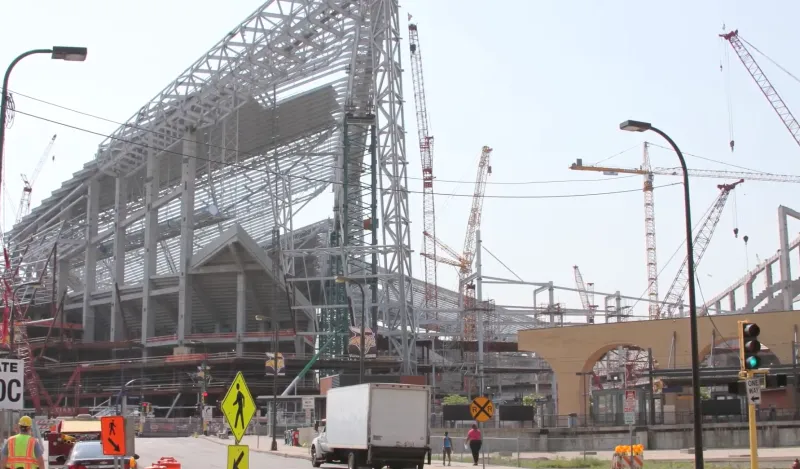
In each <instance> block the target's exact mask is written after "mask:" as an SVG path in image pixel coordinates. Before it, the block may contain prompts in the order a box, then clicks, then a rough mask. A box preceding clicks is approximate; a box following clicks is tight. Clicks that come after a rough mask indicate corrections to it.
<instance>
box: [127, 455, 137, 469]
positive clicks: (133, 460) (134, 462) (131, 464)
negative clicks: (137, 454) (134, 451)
mask: <svg viewBox="0 0 800 469" xmlns="http://www.w3.org/2000/svg"><path fill="white" fill-rule="evenodd" d="M128 466H129V467H130V469H136V468H137V467H138V466H137V465H136V460H135V459H133V456H131V462H130V464H128Z"/></svg>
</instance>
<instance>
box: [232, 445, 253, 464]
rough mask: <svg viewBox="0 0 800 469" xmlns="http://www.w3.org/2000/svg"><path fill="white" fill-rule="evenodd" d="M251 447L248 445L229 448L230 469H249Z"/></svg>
mask: <svg viewBox="0 0 800 469" xmlns="http://www.w3.org/2000/svg"><path fill="white" fill-rule="evenodd" d="M249 468H250V447H249V446H247V445H230V446H228V469H249Z"/></svg>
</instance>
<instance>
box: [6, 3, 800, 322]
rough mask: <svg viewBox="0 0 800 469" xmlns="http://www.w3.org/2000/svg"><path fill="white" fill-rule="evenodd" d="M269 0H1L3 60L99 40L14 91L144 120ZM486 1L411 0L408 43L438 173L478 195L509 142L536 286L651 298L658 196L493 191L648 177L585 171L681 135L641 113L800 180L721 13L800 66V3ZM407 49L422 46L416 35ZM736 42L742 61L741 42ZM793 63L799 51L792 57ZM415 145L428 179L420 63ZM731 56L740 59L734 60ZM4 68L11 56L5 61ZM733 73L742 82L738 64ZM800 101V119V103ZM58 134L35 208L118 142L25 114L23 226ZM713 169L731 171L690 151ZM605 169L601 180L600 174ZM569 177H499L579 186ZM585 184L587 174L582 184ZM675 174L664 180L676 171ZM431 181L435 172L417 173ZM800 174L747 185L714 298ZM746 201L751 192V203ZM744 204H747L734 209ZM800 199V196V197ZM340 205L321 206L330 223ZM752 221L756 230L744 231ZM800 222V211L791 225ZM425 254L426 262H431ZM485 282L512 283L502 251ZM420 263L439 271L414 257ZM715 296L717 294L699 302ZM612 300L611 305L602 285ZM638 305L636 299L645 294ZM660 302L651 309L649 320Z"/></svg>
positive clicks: (721, 235) (667, 242)
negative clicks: (578, 276)
mask: <svg viewBox="0 0 800 469" xmlns="http://www.w3.org/2000/svg"><path fill="white" fill-rule="evenodd" d="M258 5H259V2H258V1H257V0H230V1H228V2H225V6H224V7H223V6H222V3H220V2H212V1H209V0H192V1H189V0H169V1H155V0H140V1H139V2H102V1H99V0H72V1H70V2H63V1H57V0H40V1H37V2H11V1H10V0H6V1H4V2H1V3H0V12H2V15H3V17H4V18H5V19H6V21H5V22H4V26H3V28H2V29H0V42H2V44H3V45H4V47H3V48H2V49H0V64H7V63H9V62H10V61H11V60H12V59H13V57H14V56H16V55H17V54H19V53H21V52H23V51H25V50H27V49H32V48H40V47H50V46H52V45H84V46H87V47H89V50H90V52H89V58H88V60H87V61H86V62H85V63H64V62H52V61H50V60H48V59H47V58H46V57H45V56H40V57H32V58H28V59H26V60H25V61H24V62H22V63H21V64H20V65H19V66H18V67H17V68H16V70H15V72H14V75H13V77H12V82H11V85H10V86H11V89H12V90H14V91H18V92H21V93H24V94H28V95H32V96H35V97H37V98H40V99H43V100H47V101H51V102H54V103H57V104H60V105H63V106H66V107H69V108H74V109H78V110H81V111H84V112H87V113H91V114H95V115H98V116H102V117H105V118H108V119H110V120H113V121H124V120H127V119H128V118H129V117H130V116H131V115H132V114H133V113H134V112H135V111H136V110H137V109H138V108H139V107H140V106H142V105H143V104H144V103H145V102H147V101H148V100H150V99H151V98H152V97H153V96H155V95H156V93H157V92H158V91H160V90H161V89H162V88H163V87H164V86H166V85H167V84H168V83H170V82H171V81H172V80H174V79H175V78H176V77H177V76H178V74H179V73H181V72H182V71H183V70H184V69H185V68H186V67H188V66H189V65H190V64H191V63H192V62H193V61H194V60H196V59H197V58H198V57H199V56H200V55H201V54H203V53H204V52H205V51H206V50H207V49H209V48H210V47H211V46H212V45H214V44H215V43H216V42H217V41H218V40H219V39H220V38H221V37H222V36H223V35H225V34H226V33H227V32H228V31H230V30H231V29H233V28H234V27H235V26H236V25H237V24H239V22H240V20H242V19H243V18H245V17H246V16H247V15H248V14H249V13H251V12H252V11H253V10H254V9H256V8H257V7H258ZM488 5H489V2H485V1H477V0H448V1H445V0H424V1H423V0H407V1H402V2H401V8H402V10H401V16H402V18H401V20H402V25H403V26H402V32H403V39H404V43H405V44H407V30H406V13H411V14H412V15H413V16H414V21H415V22H417V23H418V25H419V32H420V40H421V47H422V52H423V60H424V72H425V80H426V81H425V84H426V87H427V95H428V105H429V112H430V117H431V122H432V129H433V134H434V136H435V138H436V154H435V163H434V174H435V175H436V177H437V178H438V179H440V180H455V181H465V182H464V183H462V184H454V183H449V182H444V181H439V182H437V183H436V186H435V189H436V192H438V193H444V194H452V193H455V194H471V192H472V187H473V183H472V181H473V180H474V178H475V173H476V163H477V159H478V156H479V153H480V149H481V147H482V146H483V145H489V146H491V147H493V148H494V153H493V155H492V157H493V159H492V169H493V173H492V175H491V176H490V179H489V181H490V183H489V186H488V188H487V190H486V194H487V199H486V201H485V204H484V209H483V238H484V242H485V246H486V247H487V248H488V249H489V250H491V251H492V252H493V253H494V254H495V255H497V256H498V257H499V258H500V259H501V260H502V261H503V262H505V263H506V264H507V265H508V266H509V267H510V268H511V269H513V270H514V271H515V272H516V273H517V274H518V275H520V276H521V277H523V278H524V279H525V280H528V281H540V282H545V281H550V280H552V281H554V282H555V283H556V284H557V285H562V286H568V287H572V286H573V285H574V281H573V277H572V275H573V269H572V266H573V265H575V264H577V265H579V266H580V267H581V270H582V271H583V275H584V278H585V279H586V280H587V281H588V282H594V283H595V285H596V289H597V290H598V291H603V292H613V291H616V290H620V291H621V292H623V293H624V294H627V295H631V296H636V297H638V296H640V295H642V294H643V293H644V291H645V289H646V285H647V279H646V270H645V242H644V221H643V203H642V200H643V197H642V193H641V192H640V191H636V192H632V193H626V194H619V195H608V196H597V197H576V198H569V197H564V198H557V199H550V198H519V199H506V198H492V197H495V196H548V195H568V194H582V193H594V192H605V191H615V190H631V189H638V188H641V185H642V180H641V178H639V177H628V178H617V179H613V178H605V179H604V177H603V176H602V175H593V174H587V173H580V172H574V171H570V170H568V169H567V168H568V167H569V165H570V164H571V163H572V162H574V161H575V159H576V158H582V159H583V160H584V162H585V163H595V162H597V161H600V160H603V159H605V158H608V157H610V156H611V155H615V154H617V153H620V152H623V151H624V150H628V149H630V150H629V151H627V152H624V153H622V154H620V155H619V156H616V157H614V158H612V159H610V160H608V161H606V162H605V163H606V164H608V165H618V166H620V167H636V166H639V165H640V164H641V158H642V156H641V154H642V151H641V143H642V142H643V141H644V139H645V138H646V139H647V140H649V141H652V142H654V143H657V144H659V145H666V143H665V142H663V141H662V140H660V139H659V138H658V136H657V135H655V134H645V135H643V134H631V133H626V132H621V131H619V130H618V124H619V122H620V121H622V120H625V119H629V118H632V119H639V120H647V121H651V122H653V123H654V124H655V125H657V126H658V127H660V128H662V129H663V130H664V131H666V132H667V133H669V134H670V135H671V136H672V137H673V138H674V139H675V140H676V141H677V142H678V144H679V145H680V146H681V148H682V149H683V150H684V151H685V152H687V153H691V154H694V155H700V156H703V157H706V158H712V159H715V160H720V161H722V162H724V163H727V164H730V165H739V166H743V167H747V168H752V169H755V170H760V171H768V172H773V173H782V174H800V152H799V151H798V148H797V144H796V143H795V141H794V140H793V139H792V137H791V136H790V134H789V132H788V131H787V130H786V128H785V127H784V126H783V124H782V123H781V121H780V120H779V118H778V117H777V116H776V114H775V112H774V111H773V110H772V108H771V107H770V105H769V103H768V102H767V101H766V99H765V98H764V96H763V95H762V94H761V92H760V91H759V89H758V87H757V86H756V85H755V83H753V81H752V79H751V78H750V76H749V75H748V74H747V72H746V71H745V69H744V67H743V66H742V64H741V63H740V62H739V60H738V58H736V56H735V55H733V53H732V51H730V50H729V49H730V46H729V45H728V44H727V43H724V44H721V42H720V40H719V38H718V37H717V35H718V34H719V33H720V32H721V30H722V27H723V24H724V25H725V27H726V28H727V29H734V28H738V29H739V30H740V31H741V34H742V36H743V37H745V38H746V39H748V40H749V41H751V42H752V43H753V44H754V45H756V46H757V47H758V48H759V49H760V50H761V51H763V52H764V53H765V54H767V55H768V56H770V57H771V58H772V59H774V60H775V61H776V62H778V63H779V64H781V65H782V66H783V67H785V68H786V69H788V70H789V71H792V72H793V73H795V74H800V62H799V61H798V59H797V58H796V54H795V53H794V49H793V47H790V46H791V45H792V44H797V43H798V42H799V41H800V31H798V29H797V27H796V24H795V23H796V20H795V19H796V18H797V16H798V13H800V5H796V4H793V3H792V2H786V1H783V2H777V1H774V2H769V1H767V2H759V3H754V2H745V1H726V2H722V1H714V2H711V1H709V2H690V1H685V0H676V1H672V2H658V5H660V6H654V5H656V2H633V1H604V2H599V1H589V0H584V1H540V0H527V1H505V2H501V3H499V4H498V5H502V8H497V7H495V8H489V7H488ZM404 49H405V50H406V51H407V48H404ZM725 51H729V52H730V54H728V55H729V56H730V61H729V62H728V61H727V60H726V59H725V57H726V55H725V54H724V52H725ZM793 57H794V58H793ZM756 59H757V60H759V62H760V63H761V65H762V67H763V68H764V70H765V71H766V73H767V74H768V76H769V78H770V79H771V80H772V82H773V84H774V85H775V86H776V88H777V89H778V90H779V92H780V94H781V96H782V97H783V98H784V99H785V101H786V102H787V103H788V105H789V107H790V108H791V107H792V106H795V107H796V109H800V107H799V106H800V86H798V83H797V82H796V81H795V80H794V79H792V78H791V77H789V76H788V75H787V74H786V73H784V72H782V71H781V70H780V69H778V68H777V67H776V66H775V65H773V64H772V63H770V62H769V61H768V60H767V59H766V58H763V57H762V56H760V55H756ZM403 60H404V63H403V65H404V68H405V70H406V76H405V96H406V106H407V107H406V118H407V121H406V128H407V130H408V137H407V147H408V160H409V163H410V166H409V168H410V171H409V174H410V176H413V177H419V175H420V164H419V154H418V151H417V141H416V140H417V139H416V126H415V122H414V102H413V93H412V87H411V80H410V77H409V76H408V72H409V71H410V63H409V60H408V55H407V53H406V55H405V56H404V58H403ZM720 65H722V66H723V68H725V71H724V73H723V72H721V71H720ZM3 66H5V65H3ZM728 73H730V91H729V92H728V91H726V86H725V76H726V75H727V74H728ZM728 97H730V102H731V104H732V109H733V113H732V117H733V132H734V139H735V141H736V150H735V152H733V153H731V151H730V149H729V147H728V141H729V140H730V137H729V132H730V127H729V113H728V105H727V102H728ZM16 105H17V108H18V109H19V110H21V111H24V112H29V113H33V114H37V115H40V116H45V117H48V118H51V119H55V120H58V121H62V122H66V123H69V124H70V125H74V126H76V127H81V128H85V129H90V130H91V131H93V132H97V133H98V134H101V135H105V134H108V133H111V132H113V131H114V130H115V129H116V127H118V125H117V124H114V123H111V122H105V121H102V120H98V119H94V118H89V117H85V116H80V115H77V114H74V113H70V112H67V111H64V110H60V109H58V108H55V107H52V106H48V105H44V104H40V103H36V102H33V101H31V100H29V99H26V98H23V97H20V96H18V97H17V98H16ZM797 112H800V110H798V111H797ZM53 133H58V140H57V143H56V145H55V150H54V153H55V155H56V159H55V162H52V161H50V162H48V163H47V165H46V166H45V168H44V171H43V173H42V175H41V176H40V178H39V180H38V181H37V185H36V187H35V189H34V196H33V199H34V205H36V204H37V203H38V201H39V200H41V199H42V198H43V197H44V196H46V195H49V193H50V191H52V190H53V189H55V188H56V187H57V186H59V185H60V184H61V181H63V180H65V179H67V178H68V176H69V175H70V174H71V173H72V172H74V171H76V170H78V169H80V168H81V166H82V165H83V164H84V163H85V162H86V161H88V160H89V159H91V158H92V157H93V156H94V153H95V150H96V148H97V145H98V144H99V143H100V142H101V141H102V140H103V138H102V137H101V136H98V135H93V134H90V133H87V132H83V131H78V130H74V129H70V128H65V127H61V126H58V125H55V124H51V123H47V122H43V121H38V120H35V119H32V118H30V117H26V116H22V115H17V117H16V120H15V122H14V126H13V127H12V128H11V129H10V130H9V131H8V133H7V141H6V150H7V151H6V163H5V164H6V166H5V169H4V172H5V177H6V184H7V189H8V194H9V198H10V199H11V202H10V203H8V202H6V203H4V204H3V210H4V214H3V219H4V220H5V221H6V223H8V221H9V220H11V219H13V217H12V214H11V213H10V207H13V209H16V204H17V203H18V200H19V194H20V188H21V182H20V178H19V174H20V173H30V172H31V171H32V170H33V168H34V166H35V162H36V160H37V159H38V158H39V156H40V155H41V153H42V151H43V149H44V147H45V146H46V144H47V142H48V140H49V138H50V137H51V136H52V134H53ZM651 157H652V160H653V165H654V166H670V167H671V166H677V164H678V162H677V158H676V157H675V155H674V154H673V153H670V152H668V151H665V150H662V149H658V148H654V149H653V151H652V152H651ZM688 164H689V165H690V166H691V167H695V168H707V169H731V170H735V168H733V167H726V166H725V165H722V164H716V163H711V162H708V161H704V160H701V159H698V158H693V157H689V158H688ZM598 179H599V181H597V180H598ZM563 180H571V181H573V182H567V183H551V184H533V183H531V184H499V183H511V182H527V181H563ZM575 180H579V181H581V182H578V181H575ZM678 181H679V179H678V178H674V177H657V178H656V184H657V185H661V184H668V183H671V182H678ZM724 182H732V181H725V180H715V179H694V180H693V181H692V186H691V188H692V196H693V199H692V200H693V202H692V207H693V210H694V213H695V220H699V218H700V216H701V215H702V214H703V213H704V212H705V211H706V210H707V209H708V207H709V206H710V204H711V203H712V201H713V200H714V199H715V198H716V196H717V194H718V189H717V188H716V185H717V184H719V183H724ZM409 184H410V189H412V190H416V191H418V190H421V181H419V180H418V179H414V180H411V181H410V183H409ZM798 192H799V191H798V187H796V186H795V185H791V184H778V183H763V182H746V183H745V184H744V185H743V186H742V187H741V188H740V189H737V190H736V196H735V199H734V197H731V199H730V200H729V203H728V206H727V208H726V210H725V214H724V216H723V219H722V220H721V221H720V224H719V226H718V229H717V232H716V234H715V236H714V238H713V240H712V242H711V244H710V247H709V249H708V251H707V253H706V255H705V258H704V259H703V261H702V264H701V265H700V267H699V269H698V270H699V277H698V278H699V281H700V286H701V290H702V296H703V297H705V298H710V297H712V296H714V295H715V294H716V293H718V292H719V291H720V290H722V289H724V288H725V287H726V286H727V285H729V284H730V283H732V282H733V281H734V280H736V279H737V278H739V277H741V276H742V275H744V274H745V272H746V269H747V265H748V258H747V256H746V253H745V245H744V243H743V241H742V236H743V235H745V234H746V235H748V236H749V246H748V252H749V265H750V266H751V267H752V266H753V265H754V264H755V263H756V255H758V256H760V257H761V258H766V257H769V256H771V255H772V254H774V253H775V252H776V250H777V249H778V232H777V229H776V228H777V207H778V205H779V204H784V205H787V206H790V207H791V206H792V204H793V200H792V199H793V197H794V196H797V195H798ZM655 200H656V223H657V229H658V234H657V239H658V249H659V264H660V267H661V268H663V269H664V270H663V273H662V275H661V282H660V290H661V293H662V295H663V294H664V293H665V292H666V290H667V289H668V288H669V285H670V283H671V282H672V278H673V277H674V275H675V271H676V269H677V268H678V265H679V263H680V260H681V259H682V258H683V251H682V250H681V251H680V252H679V254H678V255H677V256H675V259H673V260H672V262H670V263H669V264H667V261H668V260H669V258H670V257H671V256H672V254H673V252H674V251H675V250H676V248H678V246H679V244H680V242H681V241H682V239H683V236H684V235H683V233H684V232H683V226H684V225H683V205H682V192H681V188H680V186H672V187H668V188H663V189H659V190H657V191H656V194H655ZM470 201H471V200H470V198H469V197H468V196H466V197H447V196H438V197H437V200H436V204H437V205H436V208H437V214H438V220H437V232H438V236H439V237H440V238H441V239H442V240H444V241H445V242H446V243H448V244H450V245H451V246H453V247H454V248H456V249H457V250H460V249H461V246H462V244H463V238H464V232H465V228H466V222H467V216H468V211H469V204H470ZM734 202H735V204H734ZM421 208H422V200H421V198H420V197H418V196H416V195H413V196H412V199H411V209H412V221H413V225H412V236H413V246H412V247H413V248H414V249H415V251H419V250H420V249H421V236H420V232H421V230H422V220H421ZM734 208H735V210H734ZM794 208H797V209H800V206H795V207H794ZM327 216H329V213H326V212H324V211H320V212H319V214H318V217H317V219H322V218H325V217H327ZM737 226H738V228H739V230H740V235H739V238H738V239H736V238H735V237H734V235H733V228H734V227H737ZM799 230H800V223H793V224H790V233H792V234H790V237H792V238H794V237H795V235H796V233H797V231H799ZM415 257H416V256H415ZM484 260H485V263H484V267H485V273H486V274H487V275H494V276H501V277H512V275H511V274H509V273H508V272H506V271H505V270H504V269H503V267H501V266H500V264H498V263H497V262H495V261H494V260H492V259H491V258H490V257H489V256H484ZM413 267H414V269H415V271H414V273H415V276H417V277H421V276H422V264H421V263H420V262H419V260H418V259H416V258H415V260H414V264H413ZM455 279H456V276H455V274H454V271H452V270H451V269H450V268H447V267H446V266H442V267H440V284H441V285H445V286H450V287H453V286H454V283H455ZM487 296H489V297H493V298H495V299H496V301H497V303H498V304H511V303H517V304H530V302H531V290H530V289H529V288H521V287H492V288H487ZM557 300H558V301H561V302H565V303H567V304H568V305H570V306H572V307H578V306H579V305H580V302H579V299H578V296H577V294H575V293H571V292H566V291H561V292H558V294H557ZM701 300H702V298H701ZM595 302H596V303H601V302H602V298H597V299H596V300H595ZM629 304H632V303H629ZM645 310H646V307H645V306H644V305H643V304H638V305H637V306H636V311H637V313H639V314H644V312H645Z"/></svg>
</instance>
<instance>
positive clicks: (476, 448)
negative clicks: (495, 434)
mask: <svg viewBox="0 0 800 469" xmlns="http://www.w3.org/2000/svg"><path fill="white" fill-rule="evenodd" d="M467 442H468V443H469V449H470V451H472V461H473V463H472V465H473V466H477V465H478V458H479V457H480V455H481V446H483V435H481V431H480V430H478V426H477V425H476V424H474V423H473V424H472V428H471V429H470V431H469V432H467Z"/></svg>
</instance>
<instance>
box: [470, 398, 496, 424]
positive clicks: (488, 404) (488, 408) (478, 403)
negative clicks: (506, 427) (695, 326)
mask: <svg viewBox="0 0 800 469" xmlns="http://www.w3.org/2000/svg"><path fill="white" fill-rule="evenodd" d="M469 413H470V414H472V418H474V419H475V420H476V421H478V422H486V421H487V420H491V418H492V415H494V404H492V401H491V400H490V399H489V398H488V397H483V396H479V397H476V398H475V399H473V400H472V403H471V404H470V405H469Z"/></svg>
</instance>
